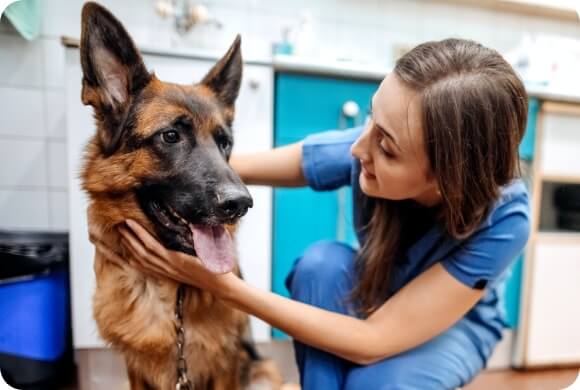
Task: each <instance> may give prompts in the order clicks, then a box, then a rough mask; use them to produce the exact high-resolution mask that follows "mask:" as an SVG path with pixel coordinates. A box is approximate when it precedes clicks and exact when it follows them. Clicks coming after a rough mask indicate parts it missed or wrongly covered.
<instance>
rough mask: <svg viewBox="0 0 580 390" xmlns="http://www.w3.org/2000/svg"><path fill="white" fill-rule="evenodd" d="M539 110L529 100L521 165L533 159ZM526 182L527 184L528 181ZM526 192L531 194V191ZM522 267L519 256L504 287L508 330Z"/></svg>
mask: <svg viewBox="0 0 580 390" xmlns="http://www.w3.org/2000/svg"><path fill="white" fill-rule="evenodd" d="M539 110H540V102H539V101H538V99H534V98H532V99H530V101H529V103H528V122H527V125H526V133H525V134H524V138H523V139H522V142H521V143H520V158H521V159H522V160H523V163H531V161H532V160H533V159H534V150H535V148H534V145H535V143H536V126H537V122H538V113H539ZM528 179H529V178H528ZM532 179H533V178H532ZM527 181H528V182H529V181H530V180H527ZM528 190H529V193H530V194H531V189H528ZM523 265H524V256H523V255H521V256H520V257H519V258H518V259H517V260H516V261H515V263H514V264H513V266H512V268H511V270H510V272H511V274H510V276H509V278H508V280H507V282H506V286H505V293H504V307H505V311H506V319H507V324H508V327H510V328H517V326H518V322H519V311H520V297H521V287H522V270H523Z"/></svg>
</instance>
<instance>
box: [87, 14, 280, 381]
mask: <svg viewBox="0 0 580 390" xmlns="http://www.w3.org/2000/svg"><path fill="white" fill-rule="evenodd" d="M91 7H95V5H91ZM89 11H90V10H89ZM89 11H86V12H89ZM83 15H84V14H83ZM83 28H85V27H83ZM83 33H84V34H87V32H86V31H84V30H83ZM143 94H144V95H146V96H148V97H149V98H148V99H146V102H144V103H143V104H142V105H141V106H140V107H139V110H138V112H137V122H136V125H135V129H134V131H135V132H137V133H140V134H141V135H144V136H146V135H148V134H149V133H152V132H154V131H155V130H156V129H159V128H160V126H161V125H163V124H164V123H165V122H167V121H168V120H170V119H171V118H175V117H176V116H179V115H180V114H182V113H184V112H185V108H184V107H181V106H180V105H179V104H175V99H172V97H175V96H179V95H180V94H195V95H196V96H198V97H201V98H204V99H206V100H207V102H208V107H212V104H213V103H212V102H213V100H215V99H216V97H215V96H214V93H213V92H212V91H211V90H210V89H208V88H206V87H204V86H202V85H195V86H193V85H192V86H181V85H175V84H170V83H163V82H161V81H159V80H158V79H156V78H155V76H153V77H152V80H151V81H150V82H149V83H148V85H147V86H146V89H145V91H144V92H143ZM99 99H102V97H101V96H99V91H98V90H97V89H94V88H84V90H83V101H84V102H85V103H86V104H91V105H93V106H94V107H98V104H100V103H99ZM223 112H224V111H223V110H222V114H220V115H225V116H226V117H229V118H221V119H220V116H219V115H217V114H216V113H214V114H215V115H205V116H199V117H195V118H194V119H193V120H194V121H195V123H196V128H198V129H199V131H201V132H204V131H205V132H210V131H211V129H212V128H214V127H215V123H213V122H212V121H216V120H229V121H231V119H232V117H233V109H231V110H225V114H224V113H223ZM188 114H190V113H188ZM216 118H217V119H216ZM96 123H97V134H96V135H95V137H94V138H93V139H92V140H91V142H90V143H89V145H88V146H87V149H86V155H85V159H84V168H83V170H82V182H83V187H84V190H85V191H86V192H87V193H88V194H89V199H90V204H89V208H88V219H89V223H90V225H91V231H93V232H94V234H95V235H96V236H98V237H99V240H100V241H101V242H103V243H105V244H106V245H107V247H108V248H110V249H111V250H113V251H116V252H117V253H120V254H121V255H122V256H123V257H125V258H128V257H129V253H125V252H124V248H123V247H122V245H121V244H120V236H119V234H118V232H117V227H118V226H119V225H120V224H123V223H124V221H125V220H126V219H129V218H130V219H133V220H135V221H137V222H138V223H140V224H141V225H142V226H144V227H145V228H146V229H148V230H149V231H150V232H153V231H154V230H153V226H152V223H151V221H149V219H148V218H147V217H146V216H145V214H144V213H143V212H142V210H141V208H140V207H139V204H138V202H137V199H136V195H135V193H134V189H135V188H136V187H138V186H139V185H140V183H141V181H142V180H143V178H145V177H148V176H151V174H152V172H154V173H156V174H157V175H158V176H162V175H164V172H157V171H158V167H159V164H158V161H157V158H158V157H156V156H155V155H154V154H153V153H151V152H150V151H148V150H147V149H144V148H138V149H136V150H134V151H131V152H122V153H121V152H115V153H113V154H111V155H108V156H107V155H105V154H103V151H102V138H100V137H99V135H100V134H102V133H103V132H104V131H105V130H106V129H103V128H102V126H103V123H102V122H101V121H100V120H99V118H98V116H97V120H96ZM227 228H228V230H230V231H231V232H232V233H233V232H234V230H235V227H234V226H228V227H227ZM94 271H95V275H96V280H97V288H96V292H95V295H94V301H93V310H94V317H95V319H96V321H97V324H98V329H99V331H100V334H101V336H102V337H103V339H105V340H106V341H107V342H108V343H110V344H111V345H112V346H113V347H114V348H116V349H118V350H119V351H120V352H121V353H122V354H123V355H124V357H125V360H126V363H127V368H128V371H129V372H128V373H129V378H130V383H131V389H133V390H137V389H158V390H165V389H174V388H175V384H176V380H177V378H176V365H177V356H176V332H175V328H174V326H175V325H174V310H175V303H176V293H177V288H178V284H177V283H176V282H174V281H172V280H168V279H158V278H155V277H152V276H149V275H144V274H142V273H141V272H139V271H137V270H136V269H134V268H132V267H130V266H129V265H118V264H116V263H114V262H111V261H109V260H108V259H107V258H104V257H103V255H102V254H100V252H97V254H96V256H95V259H94ZM235 272H238V270H237V269H236V270H235ZM183 313H184V326H185V333H186V346H185V351H186V352H185V354H186V360H187V365H188V374H189V377H190V379H191V380H192V381H193V383H194V385H195V389H224V390H235V389H240V388H243V387H245V386H247V385H249V384H251V382H266V383H270V384H271V387H272V388H278V387H279V386H280V385H281V377H280V374H279V373H278V370H277V368H276V367H275V365H273V364H272V362H271V361H268V360H262V361H252V359H251V358H250V356H249V355H248V353H247V352H246V351H245V350H244V349H243V348H242V345H241V341H242V340H243V337H244V334H246V333H247V331H248V317H247V315H246V314H245V313H243V312H241V311H239V310H235V309H233V308H231V307H230V306H228V305H226V304H225V303H224V302H222V301H220V300H219V299H217V298H216V297H214V296H213V295H211V294H210V293H208V292H205V291H201V290H199V289H197V288H193V287H188V288H187V292H186V296H185V300H184V309H183Z"/></svg>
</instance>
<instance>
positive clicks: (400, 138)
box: [351, 73, 441, 206]
mask: <svg viewBox="0 0 580 390" xmlns="http://www.w3.org/2000/svg"><path fill="white" fill-rule="evenodd" d="M351 152H352V155H353V156H354V157H355V158H358V159H359V160H360V161H361V167H362V169H361V174H360V177H359V182H360V187H361V190H362V191H363V192H364V193H365V194H366V195H368V196H372V197H376V198H385V199H391V200H403V199H414V200H416V201H417V202H418V203H420V204H423V205H425V206H433V205H436V204H438V203H439V202H440V200H441V199H440V198H441V197H440V194H439V191H438V188H437V182H436V180H435V178H434V177H433V176H432V174H431V169H430V166H429V160H428V158H427V153H426V148H425V140H424V136H423V128H422V123H421V105H420V96H419V94H418V93H416V92H414V91H413V90H411V89H409V88H407V87H406V86H405V85H403V83H402V82H401V81H400V80H399V79H398V78H397V77H396V76H395V75H394V74H393V73H391V74H389V75H388V76H387V77H385V79H384V80H383V82H382V83H381V85H380V87H379V89H378V90H377V92H376V93H375V95H374V96H373V99H372V114H371V118H370V120H369V122H368V124H367V126H366V128H365V130H364V132H363V133H362V134H361V136H360V137H359V139H358V140H357V141H356V142H355V143H354V144H353V146H352V148H351Z"/></svg>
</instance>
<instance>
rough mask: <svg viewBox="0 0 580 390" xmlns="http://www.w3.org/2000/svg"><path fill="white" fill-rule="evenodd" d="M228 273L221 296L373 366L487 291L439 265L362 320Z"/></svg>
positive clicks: (450, 320)
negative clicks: (310, 303) (472, 286)
mask: <svg viewBox="0 0 580 390" xmlns="http://www.w3.org/2000/svg"><path fill="white" fill-rule="evenodd" d="M225 277H226V278H228V279H230V280H228V281H227V283H226V286H227V288H226V289H225V290H222V294H223V295H222V297H223V298H224V299H225V300H226V301H228V302H230V303H231V304H232V305H234V306H235V307H238V308H239V309H241V310H243V311H245V312H247V313H249V314H252V315H254V316H256V317H259V318H261V319H262V320H264V321H266V322H268V323H269V324H271V325H272V326H274V327H277V328H279V329H281V330H283V331H285V332H286V333H288V334H289V335H291V336H292V337H293V338H295V339H297V340H299V341H301V342H303V343H305V344H308V345H311V346H313V347H316V348H318V349H321V350H324V351H327V352H329V353H332V354H334V355H337V356H340V357H342V358H344V359H347V360H350V361H352V362H354V363H358V364H371V363H374V362H376V361H379V360H382V359H384V358H387V357H390V356H393V355H396V354H398V353H400V352H403V351H406V350H409V349H411V348H414V347H416V346H418V345H419V344H422V343H424V342H426V341H428V340H430V339H431V338H433V337H435V336H437V335H438V334H440V333H442V332H443V331H445V330H446V329H448V328H449V327H450V326H451V325H453V324H454V323H455V322H456V321H458V320H459V319H461V318H462V317H463V315H464V314H465V313H466V312H467V311H468V310H469V309H470V308H471V307H473V305H475V303H477V301H478V300H479V299H480V298H481V297H482V295H483V293H484V291H483V290H475V289H472V288H470V287H467V286H465V285H464V284H462V283H460V282H459V281H457V280H456V279H455V278H454V277H452V276H451V275H450V274H449V273H448V272H447V271H446V270H445V269H444V268H443V267H442V266H441V265H439V264H436V265H434V266H433V267H432V268H431V269H429V270H427V271H426V272H424V273H422V274H421V275H419V276H418V277H417V278H416V279H415V280H413V281H412V282H410V283H409V284H407V285H406V286H405V287H404V288H403V289H401V290H400V291H399V292H398V293H396V294H395V295H394V296H393V297H391V298H390V299H389V300H387V301H386V302H385V303H384V304H383V306H382V307H381V308H380V309H379V310H377V311H376V312H375V313H374V314H373V315H371V316H370V317H369V318H368V319H366V320H361V319H357V318H354V317H350V316H346V315H342V314H338V313H333V312H330V311H326V310H322V309H319V308H316V307H313V306H310V305H307V304H304V303H301V302H297V301H293V300H290V299H287V298H284V297H281V296H279V295H276V294H273V293H270V292H267V291H262V290H259V289H256V288H254V287H252V286H250V285H248V284H247V283H245V282H244V281H243V280H240V279H238V278H236V277H233V275H229V276H225ZM223 291H227V293H224V292H223Z"/></svg>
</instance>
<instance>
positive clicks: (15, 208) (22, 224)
mask: <svg viewBox="0 0 580 390" xmlns="http://www.w3.org/2000/svg"><path fill="white" fill-rule="evenodd" d="M48 210H49V205H48V192H47V191H34V190H20V189H7V190H5V189H1V190H0V222H1V223H2V225H1V228H2V229H49V228H50V222H49V217H48Z"/></svg>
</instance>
